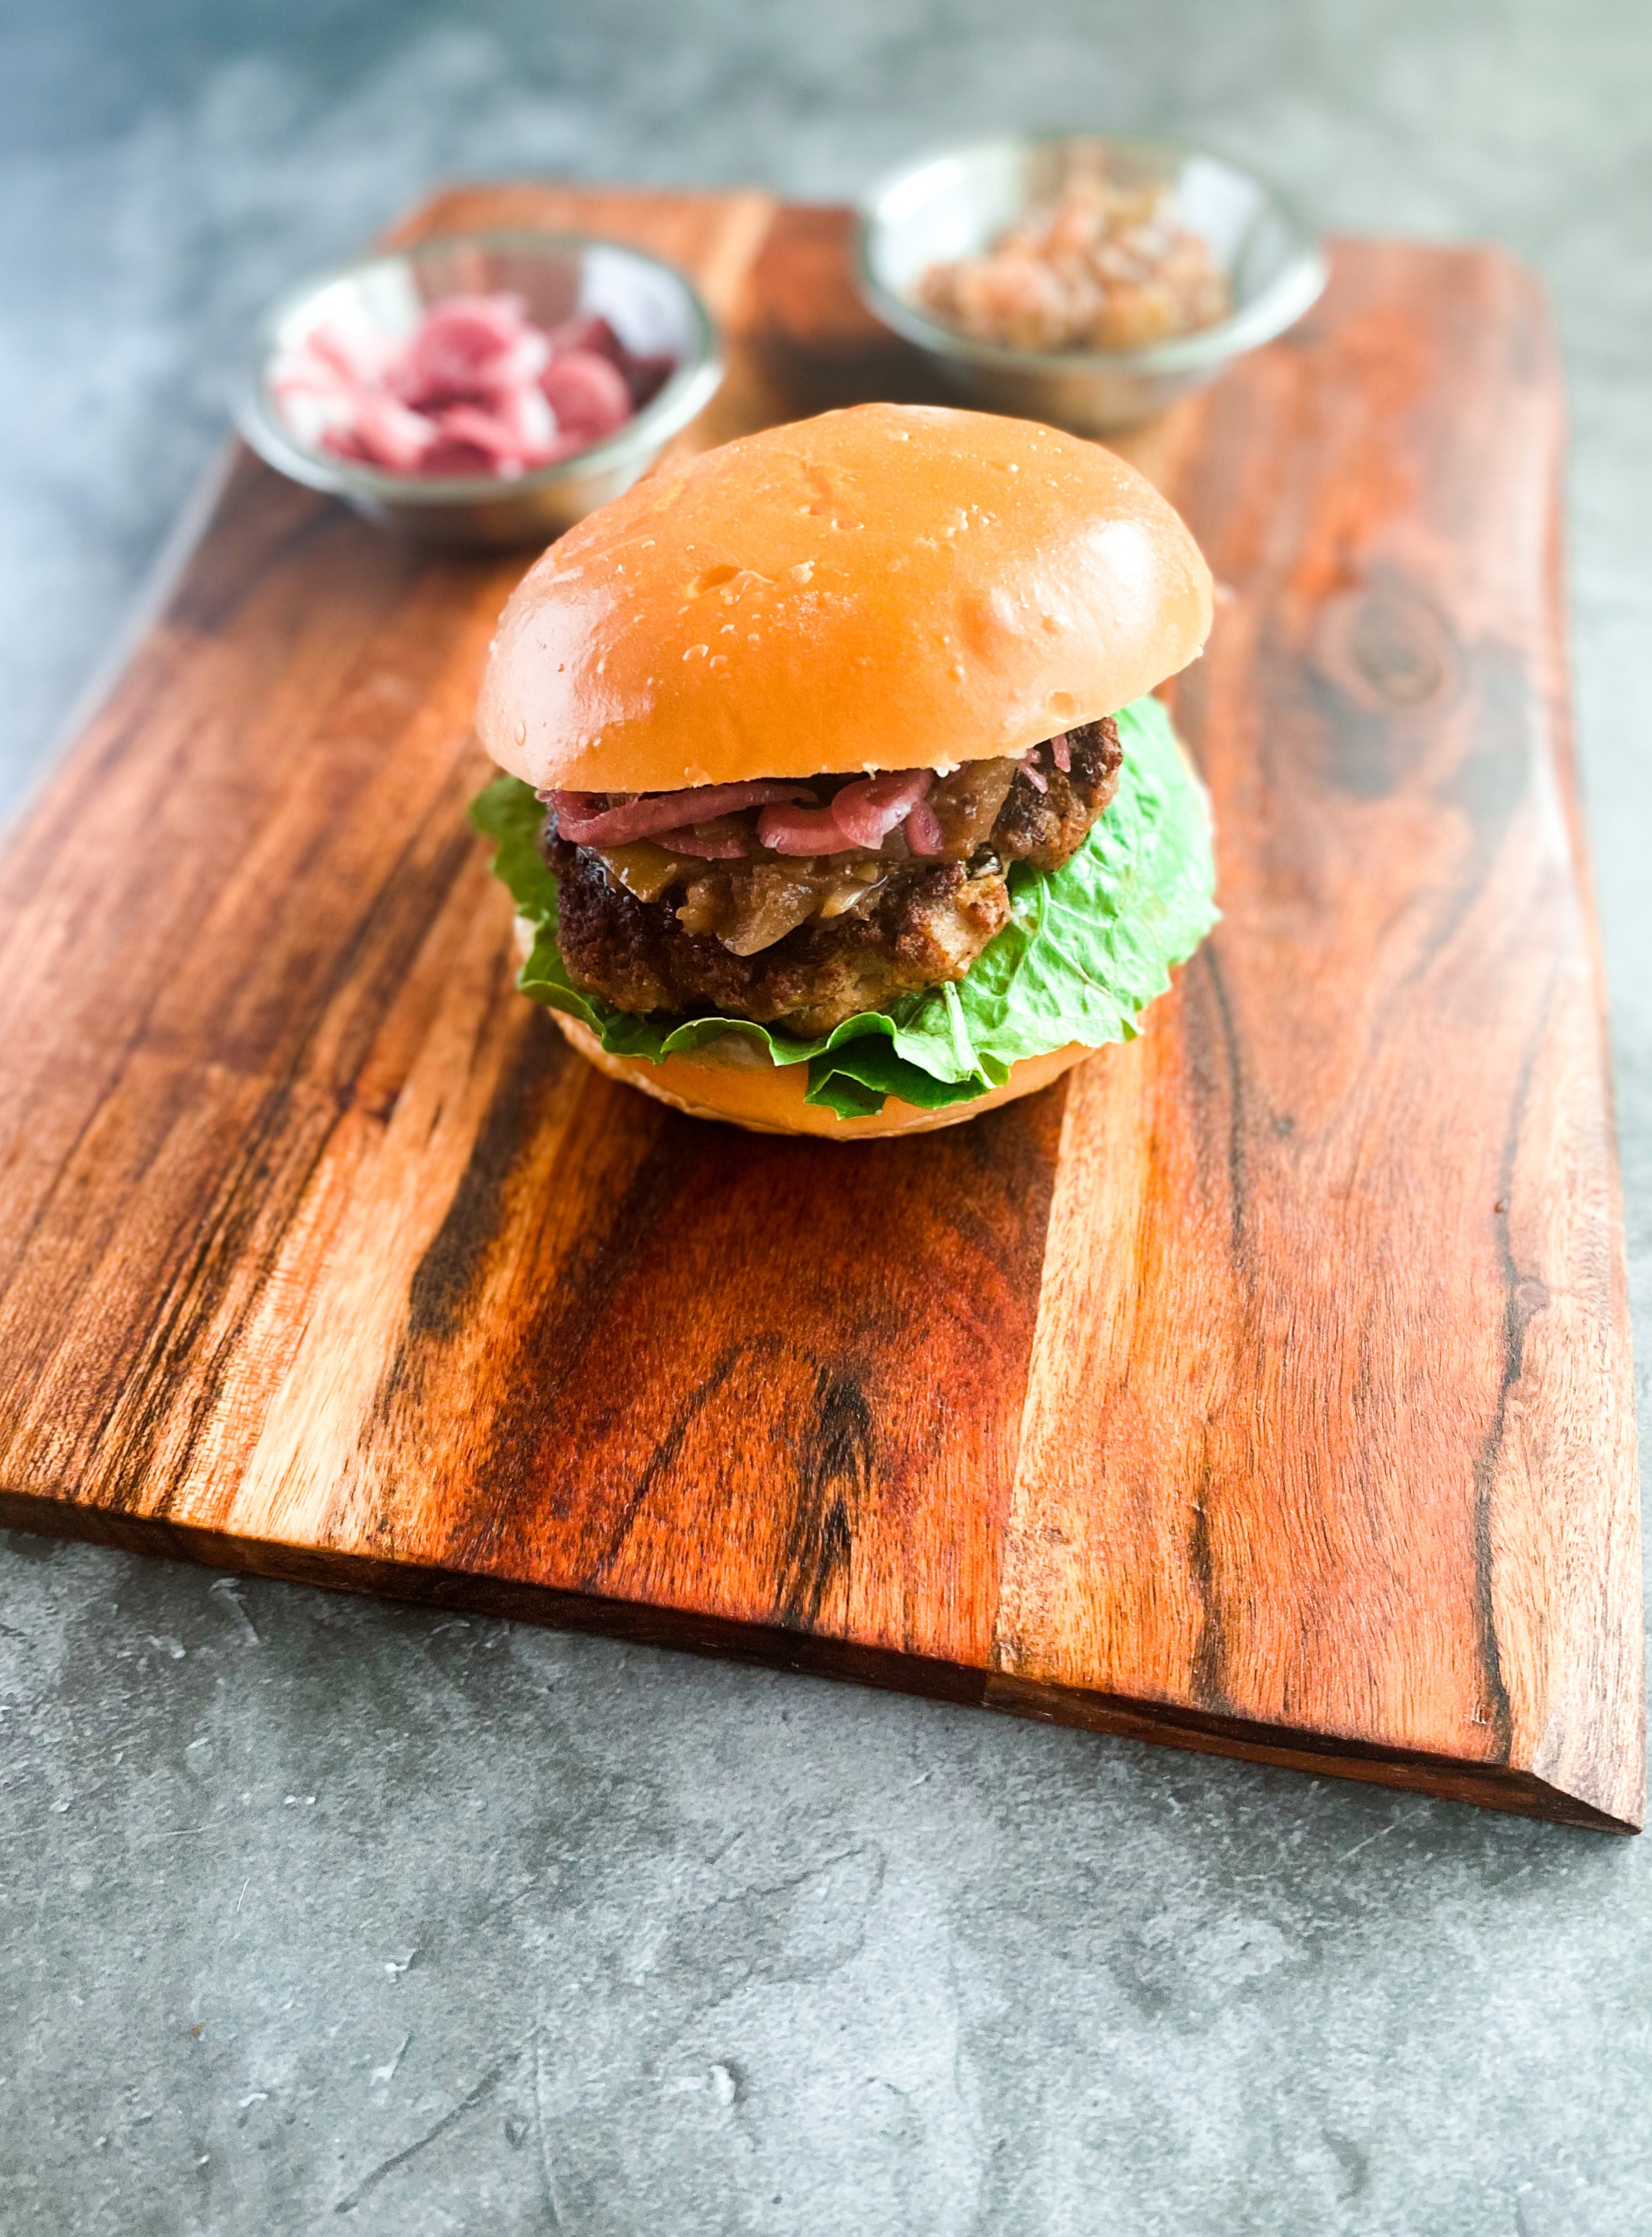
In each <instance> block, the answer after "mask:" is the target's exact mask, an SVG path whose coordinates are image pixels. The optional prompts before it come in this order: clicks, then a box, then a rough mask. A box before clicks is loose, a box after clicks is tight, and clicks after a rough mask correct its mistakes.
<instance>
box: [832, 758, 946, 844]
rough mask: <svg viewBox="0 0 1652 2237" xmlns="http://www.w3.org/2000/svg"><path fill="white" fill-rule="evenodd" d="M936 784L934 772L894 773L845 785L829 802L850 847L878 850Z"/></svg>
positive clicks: (923, 770) (910, 770)
mask: <svg viewBox="0 0 1652 2237" xmlns="http://www.w3.org/2000/svg"><path fill="white" fill-rule="evenodd" d="M934 784H935V771H934V770H933V769H895V770H893V771H891V772H890V774H889V775H887V776H869V777H862V779H861V780H860V781H859V782H857V783H855V784H846V785H845V786H844V787H843V790H842V791H841V792H840V793H839V794H838V795H836V798H835V799H834V800H833V802H832V814H833V815H835V816H836V819H837V825H838V828H839V829H840V830H841V831H842V832H843V836H844V838H845V839H846V840H847V841H849V845H850V846H852V847H881V846H882V844H883V841H884V840H885V838H886V837H887V836H888V835H889V833H890V832H891V831H893V830H894V828H895V825H896V824H897V823H904V822H905V821H906V819H907V817H908V816H909V815H910V814H911V812H912V810H913V809H914V808H915V807H916V806H917V804H918V802H920V801H921V800H924V799H927V798H928V795H929V792H930V790H931V789H932V788H933V786H934Z"/></svg>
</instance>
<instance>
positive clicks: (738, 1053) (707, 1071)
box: [551, 1010, 1094, 1142]
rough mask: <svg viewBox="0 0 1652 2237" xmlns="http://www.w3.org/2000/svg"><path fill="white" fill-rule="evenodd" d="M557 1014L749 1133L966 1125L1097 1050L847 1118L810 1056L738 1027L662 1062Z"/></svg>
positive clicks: (588, 1041)
mask: <svg viewBox="0 0 1652 2237" xmlns="http://www.w3.org/2000/svg"><path fill="white" fill-rule="evenodd" d="M551 1014H552V1017H553V1018H554V1019H555V1020H556V1021H557V1023H558V1025H559V1026H561V1028H562V1030H563V1032H564V1033H565V1034H566V1035H567V1037H568V1039H569V1040H570V1041H572V1044H573V1046H574V1047H575V1048H577V1049H578V1052H579V1053H580V1055H581V1056H583V1057H586V1058H588V1059H590V1061H591V1063H592V1064H594V1065H595V1066H596V1067H597V1069H598V1072H606V1073H607V1074H608V1077H609V1078H610V1079H623V1080H624V1081H625V1082H626V1083H627V1084H628V1085H629V1086H631V1087H640V1088H641V1089H642V1091H643V1092H644V1095H651V1096H653V1097H654V1098H655V1099H657V1101H658V1102H661V1103H669V1104H670V1105H671V1107H672V1108H673V1110H677V1111H686V1112H688V1114H689V1116H690V1117H691V1118H692V1119H724V1120H726V1121H727V1123H728V1124H729V1125H730V1126H743V1127H744V1128H745V1129H746V1131H747V1132H748V1133H752V1134H818V1135H819V1136H820V1137H821V1138H822V1139H823V1140H824V1141H828V1142H866V1141H870V1140H872V1139H874V1138H876V1136H878V1135H880V1134H927V1133H931V1132H934V1130H935V1128H936V1127H937V1126H958V1125H962V1123H963V1121H964V1120H965V1119H978V1118H979V1117H980V1116H981V1112H983V1111H991V1110H993V1109H994V1108H995V1106H996V1105H998V1104H1000V1103H1010V1102H1013V1101H1014V1099H1015V1097H1016V1096H1018V1095H1031V1094H1033V1093H1034V1092H1036V1091H1037V1090H1038V1089H1039V1088H1041V1087H1047V1086H1048V1085H1049V1083H1050V1082H1051V1080H1053V1079H1060V1078H1061V1074H1062V1073H1063V1072H1067V1071H1070V1070H1071V1069H1072V1067H1073V1066H1074V1065H1075V1064H1077V1063H1078V1061H1079V1059H1080V1058H1081V1057H1087V1056H1089V1055H1092V1054H1093V1053H1094V1052H1093V1051H1092V1050H1090V1049H1087V1048H1086V1047H1085V1046H1083V1044H1082V1043H1081V1042H1080V1041H1073V1042H1070V1043H1069V1044H1068V1046H1067V1047H1066V1048H1059V1049H1051V1050H1050V1051H1049V1052H1048V1053H1047V1054H1046V1055H1043V1056H1028V1057H1023V1058H1022V1059H1021V1062H1020V1063H1019V1064H1018V1065H1015V1066H1013V1067H1012V1069H1011V1072H1010V1075H1009V1078H1008V1079H1007V1080H1006V1081H1005V1082H1004V1084H1003V1086H1001V1087H993V1088H989V1089H988V1091H987V1092H986V1094H985V1095H978V1096H976V1097H975V1099H974V1100H973V1101H972V1102H969V1103H949V1104H948V1105H947V1106H946V1108H945V1109H944V1110H942V1111H924V1110H922V1109H920V1108H919V1106H918V1105H916V1104H913V1103H902V1102H900V1101H899V1100H897V1099H896V1098H895V1096H893V1095H891V1096H890V1097H889V1099H888V1100H887V1101H886V1102H885V1104H884V1105H883V1108H882V1110H881V1111H880V1112H878V1113H877V1114H876V1117H875V1118H871V1119H840V1118H839V1117H838V1115H837V1113H836V1112H835V1111H831V1110H829V1109H828V1108H827V1106H826V1105H824V1104H822V1103H805V1102H804V1100H803V1090H804V1089H805V1088H806V1087H807V1086H808V1085H809V1066H807V1065H806V1064H785V1065H779V1064H771V1063H770V1060H769V1059H768V1058H767V1057H766V1056H764V1055H763V1053H761V1051H759V1050H757V1049H755V1048H753V1046H752V1045H751V1043H750V1041H747V1040H743V1039H741V1038H740V1037H739V1036H738V1035H737V1034H734V1033H730V1035H729V1037H728V1039H727V1041H726V1042H725V1043H724V1045H723V1047H722V1048H718V1047H717V1044H715V1043H713V1044H711V1045H710V1046H708V1047H706V1048H704V1049H697V1050H696V1052H695V1053H694V1054H693V1055H692V1056H668V1057H667V1058H665V1059H664V1062H663V1063H660V1064H654V1063H652V1062H651V1060H650V1059H648V1058H647V1057H642V1056H616V1055H614V1053H612V1051H611V1050H610V1049H605V1047H604V1046H603V1045H602V1043H601V1042H600V1041H599V1040H598V1039H597V1036H596V1035H595V1033H592V1032H591V1028H590V1026H585V1025H581V1024H580V1022H579V1020H578V1018H571V1017H569V1016H567V1014H566V1013H565V1012H563V1011H561V1010H553V1011H552V1013H551ZM713 1049H716V1050H717V1053H715V1054H714V1053H712V1052H713ZM724 1049H726V1051H727V1053H726V1054H725V1053H724Z"/></svg>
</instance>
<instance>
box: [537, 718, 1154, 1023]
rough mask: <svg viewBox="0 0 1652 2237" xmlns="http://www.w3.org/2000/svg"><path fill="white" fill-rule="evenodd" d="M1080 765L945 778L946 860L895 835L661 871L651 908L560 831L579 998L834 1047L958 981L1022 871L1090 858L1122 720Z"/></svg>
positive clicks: (975, 766) (1078, 753)
mask: <svg viewBox="0 0 1652 2237" xmlns="http://www.w3.org/2000/svg"><path fill="white" fill-rule="evenodd" d="M1065 758H1066V759H1067V762H1068V766H1067V768H1066V769H1061V768H1060V767H1059V766H1057V765H1056V764H1055V762H1054V758H1053V756H1051V755H1050V753H1049V752H1048V750H1047V749H1041V752H1040V754H1039V756H1038V757H1037V758H1036V759H1034V756H1028V759H1027V761H1026V762H1017V761H1013V760H1008V759H1006V760H991V761H981V762H965V764H964V765H963V767H962V768H961V769H958V770H956V771H955V773H954V774H953V775H951V776H949V777H947V778H945V779H943V780H942V782H941V783H939V784H938V785H937V786H936V787H935V790H934V791H933V793H932V794H931V795H930V802H931V805H932V806H933V807H934V808H935V814H936V816H937V818H938V820H939V822H940V825H941V829H942V841H943V847H944V853H945V856H946V857H947V859H943V860H942V861H916V860H914V859H913V858H912V856H911V855H909V854H908V853H906V851H905V849H904V846H903V843H902V842H901V841H900V836H899V834H898V833H896V834H895V835H892V838H893V840H894V842H895V843H894V845H893V846H891V845H889V843H888V842H886V847H885V848H884V849H882V850H880V851H879V852H877V853H876V854H869V853H861V854H846V855H831V856H825V857H816V858H812V859H807V860H802V861H799V860H796V859H795V858H783V857H776V856H774V855H756V856H754V857H753V858H752V859H750V860H748V861H738V862H732V863H731V862H724V861H716V862H708V861H695V862H683V863H681V864H678V865H676V866H673V865H671V863H670V862H669V861H668V862H666V863H664V866H663V867H662V866H661V865H660V864H658V863H655V864H653V865H651V868H652V876H651V879H650V880H649V881H648V889H649V890H651V891H652V892H653V893H654V895H655V897H653V898H649V899H644V898H641V897H640V896H639V894H638V893H637V892H636V891H631V890H628V889H627V882H626V881H627V879H628V878H629V877H630V876H631V873H632V870H633V867H634V866H633V864H632V862H631V861H621V860H620V859H619V857H620V852H621V850H611V851H610V852H609V853H608V854H607V855H605V854H604V852H603V851H602V850H599V849H598V848H589V847H575V846H572V845H570V843H569V842H568V841H566V840H565V839H562V838H560V837H558V835H557V830H556V819H555V817H554V815H552V816H549V817H547V818H546V821H545V830H544V833H543V835H542V836H541V841H540V844H541V848H542V850H543V852H544V855H545V861H546V863H547V864H548V865H549V867H550V868H551V870H552V872H553V874H555V876H556V879H557V882H558V916H559V923H558V945H559V947H561V950H562V954H563V960H564V961H565V963H566V965H567V967H568V971H569V973H570V975H571V977H572V979H573V980H574V982H575V984H576V985H577V986H578V987H582V988H583V989H585V991H586V992H587V993H592V994H596V995H599V996H600V997H601V998H602V999H603V1000H605V1001H606V1002H609V1003H611V1005H612V1006H614V1007H615V1008H616V1009H619V1010H625V1011H628V1012H631V1013H633V1014H635V1015H638V1016H645V1015H647V1014H649V1013H652V1012H659V1011H665V1012H670V1013H674V1014H676V1015H679V1016H698V1015H704V1013H707V1012H721V1013H724V1015H726V1016H730V1017H738V1018H750V1019H753V1020H756V1021H757V1023H759V1024H762V1025H774V1026H780V1027H781V1028H782V1029H783V1030H784V1031H787V1032H790V1033H796V1034H797V1035H799V1036H801V1037H804V1038H809V1037H812V1036H813V1035H816V1034H818V1033H829V1032H830V1031H831V1029H832V1027H833V1026H836V1025H840V1024H842V1022H843V1020H844V1019H845V1018H850V1017H853V1016H854V1015H855V1014H856V1012H858V1011H862V1010H876V1009H883V1008H887V1007H888V1006H889V1004H890V1003H891V1002H893V1001H895V1000H897V999H898V998H899V997H900V996H901V995H902V994H907V993H915V992H916V991H917V990H918V989H920V988H922V987H935V986H939V985H941V984H942V983H943V982H945V981H947V980H959V979H961V978H962V977H963V976H964V974H965V973H967V972H968V969H969V967H970V965H971V964H972V963H973V962H974V961H975V958H976V956H977V955H979V954H980V953H981V949H982V948H983V947H985V946H986V945H987V943H988V940H991V938H992V937H993V935H994V934H995V933H996V932H999V931H1000V930H1001V929H1002V927H1003V926H1004V924H1005V923H1006V922H1007V921H1008V916H1009V888H1008V882H1007V879H1006V873H1007V871H1008V868H1009V866H1010V864H1011V863H1013V862H1017V861H1027V862H1031V863H1033V864H1034V866H1035V867H1036V868H1039V869H1041V870H1044V871H1050V870H1055V869H1059V868H1061V864H1062V863H1063V862H1065V861H1067V858H1068V857H1069V856H1070V855H1073V854H1074V853H1076V851H1077V850H1078V848H1080V846H1082V845H1083V843H1084V841H1085V840H1086V838H1087V836H1088V835H1089V832H1090V829H1091V827H1092V826H1093V825H1094V822H1095V821H1096V819H1097V818H1098V817H1099V816H1100V815H1101V813H1102V811H1103V810H1104V809H1105V808H1106V807H1107V802H1109V801H1110V800H1111V799H1112V797H1113V792H1114V790H1115V789H1116V788H1117V785H1118V780H1119V769H1120V764H1121V762H1122V761H1123V758H1124V756H1123V751H1122V749H1121V748H1120V742H1119V733H1118V729H1117V726H1116V725H1115V723H1113V719H1112V717H1111V716H1108V717H1107V718H1105V719H1104V720H1103V721H1101V722H1099V723H1087V725H1086V726H1085V727H1084V728H1083V729H1074V730H1072V731H1069V732H1068V733H1067V742H1066V756H1065ZM897 848H898V850H899V851H896V849H897ZM628 851H629V852H630V853H631V854H632V855H635V853H636V850H634V849H633V850H628ZM652 852H653V853H654V854H657V853H658V850H657V849H655V850H652ZM662 879H665V880H668V881H669V882H667V883H664V884H663V885H662V884H661V883H660V881H661V880H662ZM776 927H778V929H777V931H776ZM730 941H732V942H733V943H734V944H733V945H730ZM742 948H744V949H745V951H746V952H744V953H742V952H740V951H741V949H742Z"/></svg>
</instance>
